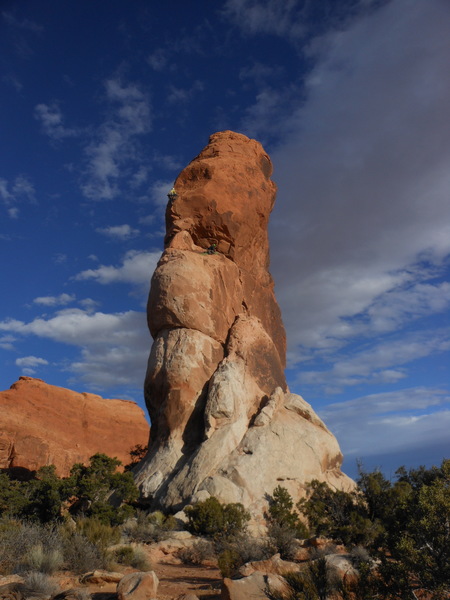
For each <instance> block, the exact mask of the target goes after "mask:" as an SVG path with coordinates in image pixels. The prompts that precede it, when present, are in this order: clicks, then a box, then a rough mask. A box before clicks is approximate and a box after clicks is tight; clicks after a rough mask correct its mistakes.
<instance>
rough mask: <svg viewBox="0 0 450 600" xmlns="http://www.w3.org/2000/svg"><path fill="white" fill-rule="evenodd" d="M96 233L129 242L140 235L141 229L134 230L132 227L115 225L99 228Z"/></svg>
mask: <svg viewBox="0 0 450 600" xmlns="http://www.w3.org/2000/svg"><path fill="white" fill-rule="evenodd" d="M95 231H98V233H102V234H103V235H106V236H108V237H110V238H114V239H117V240H128V239H130V238H133V237H136V236H137V235H138V234H139V229H133V228H132V227H131V226H130V225H113V226H110V227H98V228H97V229H96V230H95Z"/></svg>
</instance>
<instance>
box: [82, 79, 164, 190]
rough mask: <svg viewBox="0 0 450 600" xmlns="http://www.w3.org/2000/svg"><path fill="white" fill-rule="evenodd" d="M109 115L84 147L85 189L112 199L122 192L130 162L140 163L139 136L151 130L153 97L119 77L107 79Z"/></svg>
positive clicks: (106, 95) (106, 92)
mask: <svg viewBox="0 0 450 600" xmlns="http://www.w3.org/2000/svg"><path fill="white" fill-rule="evenodd" d="M105 98H106V101H107V102H108V104H109V107H110V115H109V117H108V118H107V119H106V120H105V121H104V122H103V124H102V125H101V126H100V127H99V128H98V130H97V132H96V134H95V138H94V140H93V141H92V142H90V143H89V144H88V145H87V147H86V148H85V155H86V159H87V167H86V170H85V173H84V177H83V184H82V192H83V194H84V195H85V196H86V197H87V198H89V199H91V200H110V199H112V198H115V197H116V196H117V195H118V194H119V191H120V185H121V178H122V177H124V176H125V175H126V174H127V168H129V166H130V163H131V162H133V164H135V163H136V162H138V160H139V159H138V156H139V144H138V140H139V136H142V135H144V134H146V133H148V132H149V131H150V129H151V124H152V115H151V108H150V100H149V97H148V95H147V94H146V93H145V92H144V91H142V89H141V88H140V87H139V86H138V85H136V84H132V83H128V84H127V83H123V82H122V81H121V80H120V79H109V80H107V81H106V82H105Z"/></svg>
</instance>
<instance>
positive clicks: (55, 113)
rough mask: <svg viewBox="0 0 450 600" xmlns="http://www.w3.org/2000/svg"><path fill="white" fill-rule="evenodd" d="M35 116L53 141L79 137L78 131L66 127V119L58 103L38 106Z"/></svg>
mask: <svg viewBox="0 0 450 600" xmlns="http://www.w3.org/2000/svg"><path fill="white" fill-rule="evenodd" d="M34 116H35V119H37V120H38V121H39V122H40V123H41V127H42V131H43V132H44V133H45V134H46V135H48V136H49V137H50V138H51V139H53V140H61V139H63V138H66V137H74V136H76V135H78V132H77V130H75V129H71V128H68V127H65V126H64V117H63V115H62V113H61V109H60V108H59V106H58V104H57V103H56V102H53V103H52V104H37V105H36V107H35V109H34Z"/></svg>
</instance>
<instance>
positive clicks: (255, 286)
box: [137, 131, 351, 513]
mask: <svg viewBox="0 0 450 600" xmlns="http://www.w3.org/2000/svg"><path fill="white" fill-rule="evenodd" d="M271 174H272V164H271V161H270V158H269V157H268V156H267V154H266V153H265V152H264V149H263V148H262V146H261V144H259V143H258V142H256V141H255V140H251V139H249V138H247V137H245V136H244V135H241V134H238V133H234V132H232V131H223V132H220V133H216V134H214V135H212V136H211V138H210V141H209V144H208V145H207V146H206V148H205V149H204V150H203V151H202V152H201V153H200V154H199V155H198V156H197V158H195V159H194V160H193V161H192V162H191V163H190V164H189V165H188V166H187V167H186V168H185V169H184V170H183V171H182V172H181V174H180V175H179V176H178V179H177V180H176V182H175V189H176V191H177V194H178V196H177V197H176V199H175V200H173V201H170V202H169V204H168V206H167V210H166V232H167V233H166V238H165V250H164V253H163V255H162V257H161V259H160V261H159V263H158V266H157V268H156V270H155V273H154V275H153V278H152V283H151V290H150V296H149V301H148V311H147V314H148V325H149V328H150V332H151V334H152V336H153V338H154V343H153V347H152V350H151V353H150V358H149V362H148V370H147V375H146V380H145V398H146V403H147V407H148V410H149V414H150V419H151V423H152V425H151V434H150V446H149V452H148V454H147V456H146V458H145V459H144V460H143V462H142V463H141V465H140V467H139V470H138V472H137V482H138V484H139V486H140V488H141V492H142V495H143V497H145V498H148V500H149V501H150V502H151V503H152V504H153V505H154V506H162V507H163V508H166V509H172V510H177V509H179V508H181V507H182V506H184V505H185V504H187V503H188V502H192V501H196V500H198V499H204V498H205V497H207V496H208V495H211V496H216V497H218V498H219V499H220V500H222V501H224V502H242V503H243V504H244V505H245V506H246V507H249V508H251V509H252V511H254V512H255V513H258V512H260V511H261V508H262V506H263V504H264V495H265V494H267V493H269V494H270V493H271V492H272V491H273V489H274V488H275V487H276V486H277V485H278V484H281V485H284V486H285V487H287V488H288V489H289V491H290V492H291V494H292V495H293V497H294V498H298V497H299V496H300V495H301V492H302V489H303V486H304V484H305V483H306V482H308V481H310V480H311V479H313V478H316V479H319V480H322V481H327V482H328V483H330V484H331V485H332V486H335V487H338V488H345V487H347V486H349V485H350V484H351V482H350V480H349V479H348V478H347V477H346V476H345V475H344V474H343V473H342V472H341V471H340V465H341V462H342V455H341V453H340V451H339V446H338V444H337V441H336V439H335V438H334V436H333V435H332V434H331V433H330V432H329V431H328V429H327V428H326V427H325V425H324V424H323V423H322V421H321V420H320V419H319V418H318V417H317V415H316V414H315V413H314V411H313V410H312V409H311V407H310V406H309V404H307V403H306V402H305V401H304V400H303V399H302V398H301V397H300V396H297V395H295V394H291V393H289V390H288V388H287V385H286V380H285V376H284V367H285V358H286V338H285V332H284V327H283V323H282V320H281V314H280V310H279V307H278V304H277V302H276V299H275V295H274V291H273V281H272V277H271V275H270V273H269V271H268V267H269V242H268V235H267V225H268V221H269V215H270V212H271V210H272V208H273V204H274V201H275V193H276V186H275V184H274V183H273V182H272V181H271V179H270V176H271ZM212 243H215V244H217V253H216V254H212V255H209V254H207V253H206V252H205V250H206V249H207V248H208V247H209V246H210V245H211V244H212Z"/></svg>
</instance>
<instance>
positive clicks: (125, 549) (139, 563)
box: [112, 546, 151, 571]
mask: <svg viewBox="0 0 450 600" xmlns="http://www.w3.org/2000/svg"><path fill="white" fill-rule="evenodd" d="M112 555H113V559H114V560H115V561H116V562H117V563H119V564H120V565H129V566H130V567H133V568H134V569H138V570H139V571H150V569H151V565H150V562H149V560H148V557H147V555H146V554H145V552H144V550H143V549H142V548H133V546H120V547H119V548H114V550H113V551H112Z"/></svg>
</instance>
